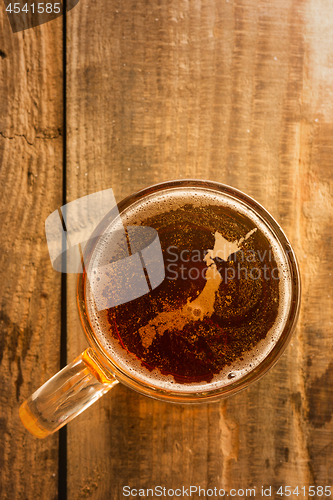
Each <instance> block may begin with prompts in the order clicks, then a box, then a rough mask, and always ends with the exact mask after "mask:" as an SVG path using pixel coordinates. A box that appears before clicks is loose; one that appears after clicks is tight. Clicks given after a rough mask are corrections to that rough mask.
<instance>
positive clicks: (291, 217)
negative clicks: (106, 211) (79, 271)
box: [67, 0, 333, 500]
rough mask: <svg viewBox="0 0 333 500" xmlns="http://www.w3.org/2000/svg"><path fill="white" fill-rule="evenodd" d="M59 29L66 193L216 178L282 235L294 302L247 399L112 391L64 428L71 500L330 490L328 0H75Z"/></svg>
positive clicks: (72, 337) (123, 191)
mask: <svg viewBox="0 0 333 500" xmlns="http://www.w3.org/2000/svg"><path fill="white" fill-rule="evenodd" d="M68 18H69V19H68V27H69V33H70V36H69V37H68V70H69V77H68V89H67V93H68V94H67V95H68V147H69V151H68V161H69V164H68V198H69V200H71V199H75V198H76V197H79V196H83V195H84V194H88V193H90V192H94V191H97V190H99V189H103V188H105V187H112V188H113V189H114V192H115V194H116V197H117V199H118V200H120V199H122V198H123V197H124V196H126V195H128V194H130V193H131V192H133V191H135V190H137V189H139V188H142V187H144V186H145V185H149V184H152V183H154V182H160V181H164V180H168V179H172V178H182V177H197V178H206V179H212V180H216V181H219V182H224V183H227V184H231V185H233V186H235V187H237V188H239V189H241V190H243V191H245V192H247V193H248V194H249V195H252V196H253V197H255V198H256V199H257V200H258V201H259V202H261V203H262V204H263V205H264V206H265V207H266V208H267V209H268V210H269V211H270V212H271V213H272V214H273V216H274V217H276V219H277V220H278V221H279V222H280V223H281V225H282V226H283V227H284V229H285V231H286V233H287V235H288V237H289V238H290V240H291V241H292V243H293V244H294V246H295V248H296V251H297V252H298V256H299V260H300V265H301V271H302V277H303V304H304V307H303V309H302V313H301V318H300V322H299V326H298V329H297V332H296V334H295V335H294V338H293V340H292V343H291V345H290V346H289V348H288V350H287V351H286V354H285V355H284V356H283V358H282V359H281V360H280V362H279V364H278V365H277V366H276V367H275V368H274V369H273V370H272V371H271V372H270V373H269V374H268V375H267V376H266V377H265V378H264V379H263V380H261V381H260V382H258V383H257V384H255V385H254V386H252V387H251V388H249V389H248V390H247V391H245V392H244V393H242V394H240V395H238V396H236V397H234V398H231V399H229V400H226V401H224V402H221V403H219V404H216V405H204V406H198V407H197V406H196V407H183V406H170V405H168V404H164V403H160V402H156V401H151V400H149V399H146V398H144V397H142V396H139V395H137V394H135V393H133V392H131V391H130V390H128V389H126V388H124V387H122V386H117V387H116V388H115V389H114V390H113V391H112V393H111V394H110V393H109V394H108V395H106V396H105V397H104V398H102V400H100V401H99V402H98V403H97V404H96V405H94V406H92V407H91V408H90V409H89V410H88V411H87V412H85V413H84V414H82V415H81V416H80V417H78V419H77V420H76V421H75V422H73V423H71V424H69V427H68V432H69V442H68V453H69V464H68V487H69V490H68V495H69V499H70V500H74V499H78V498H82V497H83V496H84V495H86V496H87V497H89V498H93V499H104V498H109V497H110V498H112V499H118V498H119V499H120V498H123V487H124V486H125V485H129V486H131V487H133V488H152V487H154V486H155V485H162V486H165V487H166V488H173V489H175V488H179V487H182V486H184V487H189V486H190V485H197V486H201V487H202V488H214V487H217V488H224V489H225V490H230V489H231V488H235V489H239V488H243V489H246V488H250V487H254V486H255V487H256V492H257V496H259V495H260V494H261V487H262V486H264V487H265V488H268V487H269V486H272V488H273V491H275V493H276V490H277V488H278V487H279V486H280V485H282V486H285V485H291V486H293V487H296V486H298V487H299V488H300V487H302V486H304V487H307V486H308V485H319V486H320V485H322V486H325V485H329V484H330V483H331V482H332V479H333V462H332V460H333V459H332V457H333V454H332V439H331V437H330V436H331V435H332V425H333V424H332V406H331V405H332V403H331V401H332V387H331V381H332V364H331V362H330V346H331V340H330V337H331V332H330V330H331V322H332V311H331V305H330V304H331V300H330V289H331V287H332V286H331V282H332V280H331V278H330V272H331V266H332V264H331V262H332V258H331V249H330V241H331V230H332V215H331V214H332V178H331V176H332V174H331V166H332V165H331V162H332V160H331V158H332V155H331V140H330V138H331V133H332V123H333V110H332V105H331V102H332V88H333V87H332V83H333V82H332V78H333V75H332V72H331V69H330V61H331V60H332V47H333V44H332V43H330V41H331V38H332V30H331V26H332V21H333V12H332V7H331V4H330V2H329V1H328V0H321V1H320V2H319V3H318V2H315V0H307V1H303V0H302V1H301V0H282V1H279V2H271V1H269V0H260V1H257V0H233V1H229V2H228V1H226V2H221V1H215V0H205V2H201V3H200V2H199V3H198V2H185V1H182V0H180V1H177V2H176V1H168V2H166V1H162V2H158V3H157V2H146V3H137V2H134V1H131V0H129V1H128V2H125V3H124V2H118V1H117V0H112V1H108V2H106V1H103V2H100V1H99V2H97V1H91V0H90V1H89V2H88V1H87V0H81V1H80V3H79V5H78V7H77V8H76V9H75V10H74V11H73V12H71V13H70V15H69V16H68ZM97 25H98V29H96V26H97ZM322 26H323V28H322ZM322 29H323V30H324V34H325V36H324V35H322ZM322 264H324V266H323V265H322ZM69 297H70V299H69V324H71V325H72V330H71V331H70V332H69V353H70V355H71V357H74V356H75V355H76V354H78V353H79V352H80V350H82V349H83V348H84V346H85V345H86V344H85V341H84V338H83V336H82V335H81V339H79V338H78V337H77V335H78V334H77V331H78V330H79V329H80V327H79V326H77V325H78V323H77V320H76V318H75V314H76V313H75V303H74V300H73V297H74V283H72V284H71V285H70V290H69ZM239 497H242V495H239ZM275 497H276V496H275ZM193 498H196V497H195V495H194V496H193ZM290 498H297V495H296V494H294V495H292V496H291V497H290Z"/></svg>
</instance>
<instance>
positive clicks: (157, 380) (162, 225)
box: [20, 180, 301, 438]
mask: <svg viewBox="0 0 333 500" xmlns="http://www.w3.org/2000/svg"><path fill="white" fill-rule="evenodd" d="M121 228H125V231H123V232H122V231H121ZM140 228H141V229H142V228H144V229H147V231H144V232H140ZM149 228H150V229H149ZM148 229H149V230H148ZM149 231H150V232H149ZM124 235H125V236H124ZM156 235H158V236H156ZM122 240H124V242H125V243H124V242H123V243H124V244H123V246H122V245H121V244H120V243H121V241H122ZM124 246H125V250H129V255H131V256H132V257H133V258H132V259H130V258H129V259H126V258H125V257H124V256H125V254H126V252H125V253H124ZM134 261H135V265H134V264H133V263H134ZM126 262H127V263H129V262H131V263H130V264H129V265H127V264H123V263H126ZM84 263H85V268H84V271H83V273H82V274H79V275H78V282H77V302H78V309H79V314H80V319H81V323H82V326H83V329H84V331H85V333H86V336H87V339H88V341H89V344H90V347H88V348H87V349H86V350H85V351H84V352H83V353H82V354H81V355H80V356H78V357H77V358H76V359H75V360H74V361H73V362H72V363H70V364H69V365H67V366H66V367H65V368H64V369H62V370H61V371H60V372H59V373H57V374H56V375H55V376H54V377H52V378H51V379H50V380H49V381H48V382H46V383H45V384H44V385H43V386H42V387H41V388H40V389H38V390H37V391H36V392H35V393H34V394H33V395H32V396H31V397H30V398H29V399H28V400H27V401H25V402H24V403H23V404H22V406H21V408H20V417H21V420H22V422H23V424H24V425H25V427H26V428H27V429H28V430H29V431H30V432H31V433H32V434H34V435H35V436H37V437H39V438H43V437H45V436H47V435H49V434H51V433H53V432H55V431H57V430H58V429H60V428H61V427H62V426H63V425H65V424H66V423H68V422H69V421H71V420H72V419H73V418H74V417H75V416H76V415H78V414H80V413H81V412H82V411H83V410H84V409H85V408H87V407H88V406H90V405H91V404H92V403H93V402H94V401H96V400H97V399H98V398H99V397H101V396H102V395H103V394H105V393H106V392H107V391H109V390H110V389H111V388H112V387H113V386H114V385H116V384H117V383H118V382H121V383H124V384H125V385H127V386H128V387H130V388H132V389H134V390H136V391H138V392H139V393H141V394H143V395H146V396H150V397H152V398H155V399H159V400H164V401H168V402H172V403H182V404H184V403H201V402H202V403H208V402H213V401H218V400H219V399H221V398H225V397H228V396H231V395H233V394H235V393H237V392H239V391H241V390H243V389H245V388H246V387H248V386H249V384H251V383H252V382H254V381H256V380H258V379H259V378H260V377H262V376H263V375H264V374H265V373H266V372H267V370H268V369H270V368H271V367H272V366H273V365H274V364H275V363H276V362H277V360H278V359H279V357H280V356H281V355H282V353H283V352H284V350H285V348H286V346H287V345H288V342H289V340H290V337H291V334H292V332H293V330H294V327H295V324H296V321H297V317H298V313H299V306H300V292H301V290H300V276H299V270H298V265H297V261H296V258H295V254H294V252H293V250H292V248H291V245H290V243H289V242H288V240H287V238H286V236H285V235H284V233H283V231H282V230H281V228H280V227H279V225H278V224H277V222H276V221H275V220H274V219H273V218H272V216H271V215H270V214H269V213H268V212H267V211H266V210H265V209H264V208H263V207H262V206H261V205H259V204H258V203H257V202H256V201H254V200H253V199H252V198H250V197H249V196H247V195H245V194H243V193H241V192H240V191H238V190H236V189H234V188H232V187H229V186H225V185H222V184H218V183H215V182H210V181H200V180H177V181H172V182H165V183H161V184H157V185H155V186H152V187H149V188H146V189H143V190H142V191H139V192H137V193H135V194H133V195H132V196H129V197H128V198H126V199H125V200H123V201H122V202H121V203H120V204H118V207H117V210H116V211H115V210H111V212H110V213H109V214H108V215H107V216H106V217H105V218H104V219H103V220H102V222H101V223H100V224H99V226H98V228H97V230H96V231H95V232H94V234H93V235H92V237H91V238H90V240H89V242H88V244H87V246H86V249H85V257H84ZM119 263H121V264H122V266H120V267H119ZM117 266H118V267H117ZM161 266H162V268H163V269H162V271H163V272H162V274H161ZM115 269H116V271H115ZM138 270H139V271H138ZM140 272H141V274H140ZM155 278H156V279H155ZM154 279H155V281H154ZM111 285H112V286H111ZM110 286H111V288H112V290H111V289H110ZM110 290H111V291H110ZM124 293H125V298H122V299H120V300H119V297H121V296H124ZM110 297H111V299H110ZM103 301H104V302H103Z"/></svg>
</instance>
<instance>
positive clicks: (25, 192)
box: [0, 2, 63, 500]
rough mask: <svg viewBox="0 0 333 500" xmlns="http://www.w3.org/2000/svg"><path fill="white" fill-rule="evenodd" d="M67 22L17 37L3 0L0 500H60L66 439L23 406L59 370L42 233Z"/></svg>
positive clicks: (55, 160) (58, 166)
mask: <svg viewBox="0 0 333 500" xmlns="http://www.w3.org/2000/svg"><path fill="white" fill-rule="evenodd" d="M62 95H63V93H62V20H61V19H59V20H57V21H54V22H53V23H52V24H51V23H50V24H47V25H44V26H42V27H40V28H35V29H32V30H29V31H27V32H23V33H17V34H13V33H12V30H11V28H10V24H9V21H8V18H7V15H6V12H5V6H4V3H3V2H0V191H1V195H0V217H1V222H0V273H1V286H0V390H1V395H0V498H1V499H3V500H5V499H10V500H14V499H15V500H16V499H18V500H21V499H22V500H23V499H24V500H27V499H37V498H38V499H52V500H54V499H55V498H56V497H57V489H58V484H57V477H58V436H56V435H55V436H52V437H50V439H48V440H44V441H40V440H36V439H35V438H34V437H33V436H31V435H30V434H29V433H28V432H26V431H25V429H24V428H23V426H22V425H21V422H20V419H19V413H18V409H19V405H20V404H21V403H22V402H23V401H24V399H26V398H27V397H28V396H29V395H30V394H31V393H32V392H33V391H34V390H35V389H36V388H37V387H39V386H40V385H41V384H42V383H43V382H44V381H45V380H46V379H47V378H49V377H50V376H51V375H52V374H54V373H55V372H56V371H57V370H58V369H59V346H60V321H59V317H60V276H59V275H56V274H55V273H54V271H53V270H52V267H51V263H50V259H49V257H48V251H47V247H46V239H45V232H44V222H45V219H46V217H47V216H48V215H49V213H50V212H51V211H52V210H54V209H55V208H56V207H57V206H59V205H61V200H62V165H63V158H62V155H63V153H62V152H63V148H62V143H63V139H62V130H61V129H62V121H63V103H62V101H63V98H62Z"/></svg>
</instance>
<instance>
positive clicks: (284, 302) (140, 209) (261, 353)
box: [86, 187, 291, 393]
mask: <svg viewBox="0 0 333 500" xmlns="http://www.w3.org/2000/svg"><path fill="white" fill-rule="evenodd" d="M196 189H197V190H198V191H200V193H199V192H197V193H195V195H196V196H195V197H194V196H193V192H192V190H193V188H191V187H189V188H173V189H168V191H165V192H163V191H162V192H161V193H157V194H152V195H148V197H147V201H145V202H143V203H142V202H141V201H140V200H138V201H137V202H135V203H134V204H133V205H132V206H130V207H128V208H127V209H125V210H124V212H123V213H122V214H121V216H118V217H117V218H116V219H115V220H114V221H113V222H112V230H116V229H120V228H121V227H122V223H123V224H124V225H125V226H126V225H132V224H131V221H133V219H134V220H135V224H137V225H140V223H142V221H143V220H145V219H146V218H147V216H149V217H153V216H157V215H159V214H161V213H165V210H166V208H165V207H168V209H169V210H170V211H173V210H177V209H179V208H180V207H181V206H184V205H186V204H191V205H194V206H196V207H198V206H201V207H204V206H208V205H211V204H214V203H215V204H216V202H218V203H219V204H221V205H223V206H225V207H227V208H229V209H232V210H235V211H236V212H239V213H240V214H242V215H244V216H245V217H247V218H249V219H250V220H252V222H253V224H254V225H255V226H256V227H257V228H258V229H259V230H260V231H261V232H262V233H263V234H264V235H265V236H266V238H267V239H268V241H269V243H270V245H271V248H272V252H273V255H274V258H275V260H276V262H277V264H278V267H279V269H280V270H281V271H282V272H281V275H282V276H281V277H282V279H281V280H280V282H279V287H280V290H279V292H280V301H279V302H280V303H279V311H278V315H277V318H276V321H275V323H274V325H273V327H272V328H271V330H270V332H269V334H268V335H267V337H266V338H265V339H263V340H261V341H260V342H259V343H258V344H257V345H256V356H255V358H254V356H253V350H252V351H250V352H248V353H244V354H243V359H242V360H240V359H238V360H237V361H236V362H235V363H233V364H232V365H229V366H227V367H225V368H224V369H223V370H222V371H221V372H220V373H219V374H218V375H215V376H214V377H213V379H212V381H211V382H209V383H207V382H201V383H191V384H179V383H177V382H176V381H175V380H174V379H173V377H172V376H171V375H169V376H164V375H161V374H160V373H159V372H158V371H157V370H153V371H152V372H149V371H148V370H147V369H146V368H144V366H143V365H142V364H141V362H140V361H139V360H138V359H137V358H136V357H135V356H134V355H133V354H131V353H129V352H128V351H125V350H124V349H123V348H122V347H121V345H120V341H117V340H115V339H114V338H113V337H112V341H111V342H110V338H111V336H110V333H109V332H110V331H111V326H110V324H109V322H108V320H107V316H106V312H105V311H99V312H97V311H96V308H95V305H94V301H93V299H92V296H93V295H92V293H89V291H87V294H86V296H87V307H88V313H89V316H90V318H91V321H92V324H93V327H94V329H95V330H96V332H98V333H97V337H98V341H99V343H100V345H101V347H102V348H103V349H104V351H106V353H107V354H108V356H109V357H110V358H111V359H112V360H113V362H114V364H115V365H116V366H117V367H118V368H119V369H120V370H121V371H122V372H125V373H128V374H132V375H135V377H136V378H140V379H141V380H142V381H143V382H144V383H147V384H148V385H150V386H153V387H156V388H160V389H171V390H172V391H173V392H179V393H184V392H187V393H189V392H198V391H206V390H212V389H218V388H220V387H221V386H227V385H229V384H233V383H234V382H235V381H237V380H239V379H240V378H242V377H243V376H244V375H245V374H246V373H248V372H249V371H251V370H252V369H253V368H254V367H256V366H258V365H259V364H260V363H261V362H262V361H263V360H264V359H265V358H266V357H267V355H268V354H269V353H270V352H271V351H272V349H273V348H274V345H275V343H276V341H278V339H279V338H280V335H281V333H282V331H283V329H284V327H285V325H286V321H287V317H288V313H289V307H290V306H289V298H290V294H291V278H290V271H289V265H288V262H287V256H286V252H285V250H284V249H283V248H282V247H281V246H280V245H279V244H278V243H277V242H276V239H275V235H274V234H273V233H271V232H270V231H269V230H268V229H267V228H266V226H265V225H264V223H263V222H262V221H261V219H260V218H259V217H258V216H257V215H256V214H255V212H253V211H251V210H250V211H249V209H248V207H246V206H245V205H244V204H243V203H242V202H236V201H235V200H233V199H232V198H231V197H230V196H228V195H227V194H222V193H221V194H216V193H215V192H213V191H212V192H207V190H206V188H204V189H203V188H196ZM170 194H172V199H170ZM199 194H200V196H199ZM147 207H149V214H147ZM110 229H111V228H110V227H109V228H108V229H107V230H106V231H105V235H103V236H102V237H101V238H100V241H99V245H98V247H97V248H96V249H95V251H94V253H93V256H92V261H94V267H98V264H99V262H101V261H102V259H103V254H104V249H105V248H106V247H107V245H108V241H109V237H110V236H109V235H110V233H111V230H110ZM97 277H98V273H97V274H96V276H93V277H90V279H91V283H90V286H91V287H92V288H93V290H94V291H95V290H97V289H98V281H97V279H96V278H97ZM88 288H89V287H88ZM90 292H91V290H90ZM230 375H232V376H230Z"/></svg>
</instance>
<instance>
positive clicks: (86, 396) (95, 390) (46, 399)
mask: <svg viewBox="0 0 333 500" xmlns="http://www.w3.org/2000/svg"><path fill="white" fill-rule="evenodd" d="M117 383H118V380H116V379H115V377H114V376H113V375H112V373H110V372H109V371H108V370H107V369H106V368H105V367H104V366H103V365H102V363H101V361H100V360H99V358H97V356H96V354H95V352H94V351H93V349H91V348H90V347H89V348H88V349H86V350H85V351H84V352H83V353H82V354H80V356H78V357H77V358H76V359H75V360H74V361H73V362H72V363H70V364H69V365H67V366H66V367H65V368H63V369H62V370H61V371H60V372H58V373H57V374H56V375H54V376H53V377H52V378H50V380H48V381H47V382H46V383H45V384H44V385H42V387H40V388H39V389H38V390H37V391H36V392H34V394H33V395H32V396H30V398H29V399H27V400H26V401H25V402H24V403H23V404H22V405H21V407H20V417H21V420H22V423H23V425H24V426H25V427H26V428H27V429H28V431H29V432H31V433H32V434H33V435H34V436H36V437H38V438H44V437H46V436H48V435H49V434H52V433H53V432H56V431H57V430H59V429H60V428H61V427H63V426H64V425H66V424H67V423H68V422H70V421H71V420H72V419H73V418H74V417H76V416H77V415H79V414H80V413H81V412H82V411H83V410H85V409H86V408H88V407H89V406H90V405H91V404H92V403H94V402H95V401H97V399H99V398H100V397H101V396H103V394H105V393H106V392H107V391H109V390H110V389H111V388H112V387H113V386H114V385H116V384H117Z"/></svg>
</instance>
